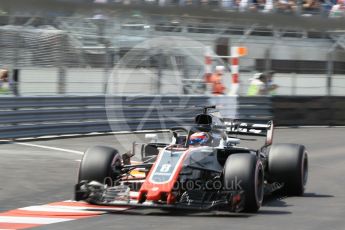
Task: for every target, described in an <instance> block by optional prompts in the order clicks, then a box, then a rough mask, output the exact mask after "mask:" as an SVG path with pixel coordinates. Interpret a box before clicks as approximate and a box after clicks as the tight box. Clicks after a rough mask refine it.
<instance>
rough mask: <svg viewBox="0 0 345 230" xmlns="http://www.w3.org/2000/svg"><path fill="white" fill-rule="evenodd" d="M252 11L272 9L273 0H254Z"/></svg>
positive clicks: (265, 11)
mask: <svg viewBox="0 0 345 230" xmlns="http://www.w3.org/2000/svg"><path fill="white" fill-rule="evenodd" d="M251 9H252V11H256V12H263V13H269V12H272V11H273V0H254V2H253V6H252V7H251Z"/></svg>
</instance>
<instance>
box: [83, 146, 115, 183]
mask: <svg viewBox="0 0 345 230" xmlns="http://www.w3.org/2000/svg"><path fill="white" fill-rule="evenodd" d="M120 165H121V156H120V154H119V152H118V151H117V150H116V149H113V148H111V147H106V146H93V147H91V148H89V149H88V150H86V152H85V154H84V156H83V159H82V161H81V162H80V167H79V176H78V183H80V182H81V181H83V180H86V181H98V182H100V183H103V184H109V185H110V184H111V183H112V181H113V179H114V177H115V176H116V168H117V167H118V166H120Z"/></svg>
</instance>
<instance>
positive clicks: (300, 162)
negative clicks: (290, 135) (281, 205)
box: [268, 144, 308, 196]
mask: <svg viewBox="0 0 345 230" xmlns="http://www.w3.org/2000/svg"><path fill="white" fill-rule="evenodd" d="M268 172H269V178H270V180H271V181H273V182H278V183H284V187H283V189H282V190H281V192H283V193H284V194H286V195H290V196H302V195H303V194H304V190H305V187H306V184H307V181H308V154H307V151H306V149H305V147H304V146H303V145H297V144H275V145H272V147H271V149H270V152H269V156H268Z"/></svg>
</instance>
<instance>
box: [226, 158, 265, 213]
mask: <svg viewBox="0 0 345 230" xmlns="http://www.w3.org/2000/svg"><path fill="white" fill-rule="evenodd" d="M223 179H224V187H225V189H230V190H242V191H244V196H245V205H244V209H243V211H244V212H257V211H258V210H259V208H260V207H261V204H262V200H263V197H264V169H263V166H262V162H261V161H260V160H258V158H257V157H256V156H255V155H253V154H250V153H242V154H232V155H230V156H229V157H228V159H227V160H226V162H225V165H224V175H223ZM238 185H239V186H238Z"/></svg>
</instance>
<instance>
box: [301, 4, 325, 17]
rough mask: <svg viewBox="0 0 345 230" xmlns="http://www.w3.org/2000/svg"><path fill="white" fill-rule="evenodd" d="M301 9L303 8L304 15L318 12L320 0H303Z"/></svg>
mask: <svg viewBox="0 0 345 230" xmlns="http://www.w3.org/2000/svg"><path fill="white" fill-rule="evenodd" d="M302 10H303V14H304V15H307V14H308V15H311V14H315V13H320V10H321V4H320V0H303V4H302Z"/></svg>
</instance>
